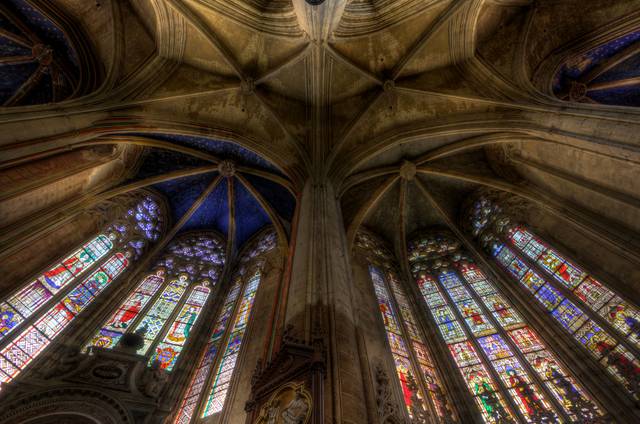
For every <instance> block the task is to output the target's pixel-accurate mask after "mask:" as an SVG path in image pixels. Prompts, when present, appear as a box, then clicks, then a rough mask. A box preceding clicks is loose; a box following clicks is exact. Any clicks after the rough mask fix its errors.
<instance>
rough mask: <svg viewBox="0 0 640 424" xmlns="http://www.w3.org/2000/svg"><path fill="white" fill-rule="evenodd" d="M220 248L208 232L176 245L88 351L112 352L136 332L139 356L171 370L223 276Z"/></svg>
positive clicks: (222, 259)
mask: <svg viewBox="0 0 640 424" xmlns="http://www.w3.org/2000/svg"><path fill="white" fill-rule="evenodd" d="M223 246H224V243H223V241H222V240H221V239H220V238H219V237H218V236H216V235H214V234H209V233H206V232H200V233H187V234H185V235H183V236H181V237H179V238H178V239H176V240H174V241H173V242H172V243H171V244H170V245H169V246H168V247H167V249H166V251H165V253H164V254H163V256H162V257H161V259H160V260H159V261H158V262H157V264H156V267H155V268H156V270H155V271H154V272H152V273H150V274H149V275H147V276H146V277H145V278H143V280H142V281H141V282H140V283H139V284H138V286H137V287H136V288H135V289H134V290H133V291H132V292H131V293H130V294H129V296H127V298H126V299H125V300H124V302H123V303H122V304H121V305H120V307H118V309H117V310H116V311H115V312H114V313H113V314H112V315H111V317H110V318H109V319H108V320H107V321H106V322H105V324H104V325H103V327H102V328H101V329H100V330H98V332H97V333H96V335H95V336H94V337H93V338H92V339H91V340H90V342H89V344H88V347H90V346H95V347H100V348H112V347H114V346H115V345H116V344H117V343H118V341H119V340H120V338H121V337H122V336H123V335H124V334H125V333H126V332H138V333H139V334H142V337H143V341H144V342H143V346H141V347H140V348H139V349H138V353H139V354H141V355H147V354H148V355H149V356H150V359H149V362H150V363H153V362H154V361H158V363H159V366H160V368H161V369H165V370H167V371H172V370H173V368H174V366H175V364H176V361H177V360H178V357H179V356H180V353H181V352H182V350H183V348H184V346H185V343H186V342H187V339H188V338H189V336H190V335H191V333H192V330H193V327H194V326H195V324H196V322H197V320H198V317H199V316H200V314H201V312H202V310H203V308H204V306H205V304H206V302H207V300H208V298H209V295H210V293H211V286H212V284H213V285H214V286H215V284H216V283H217V280H218V275H220V273H221V271H222V265H223V264H224V253H223Z"/></svg>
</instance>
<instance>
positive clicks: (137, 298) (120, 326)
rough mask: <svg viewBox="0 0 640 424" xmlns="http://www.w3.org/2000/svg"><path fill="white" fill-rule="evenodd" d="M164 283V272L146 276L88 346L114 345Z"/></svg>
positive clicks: (108, 346)
mask: <svg viewBox="0 0 640 424" xmlns="http://www.w3.org/2000/svg"><path fill="white" fill-rule="evenodd" d="M163 283H164V273H163V272H162V271H159V272H158V273H156V274H151V275H149V276H147V277H146V278H145V279H144V280H142V282H141V283H140V285H139V286H138V287H137V288H136V289H135V290H134V292H133V293H131V295H129V297H128V298H127V300H125V302H124V303H123V304H122V305H121V306H120V308H118V310H117V311H116V312H114V313H113V314H112V315H111V317H110V318H109V319H108V320H107V323H106V324H105V326H104V327H103V328H102V329H100V330H99V331H98V333H97V334H96V335H95V336H94V337H93V338H92V339H91V342H90V343H89V346H97V347H103V348H110V347H113V346H115V345H116V344H117V343H118V341H119V340H120V338H121V337H122V335H123V334H124V333H125V332H126V331H127V329H128V328H129V326H130V325H131V323H132V322H133V321H134V320H135V319H136V318H137V317H138V315H139V314H140V311H141V310H142V309H144V307H145V306H146V305H147V304H148V303H149V301H150V300H151V298H152V297H153V296H154V295H155V294H156V292H157V291H158V289H159V288H160V287H161V286H162V284H163Z"/></svg>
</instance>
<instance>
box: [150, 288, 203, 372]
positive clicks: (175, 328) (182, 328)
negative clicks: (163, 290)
mask: <svg viewBox="0 0 640 424" xmlns="http://www.w3.org/2000/svg"><path fill="white" fill-rule="evenodd" d="M207 286H208V284H203V285H199V286H196V287H195V288H194V289H193V290H192V291H191V294H190V295H189V297H188V298H187V301H186V302H185V304H184V305H183V306H182V309H181V310H180V312H179V313H178V315H177V316H176V318H175V320H174V321H173V323H172V324H171V325H170V326H169V329H168V331H167V335H166V336H165V337H164V339H163V340H162V342H161V343H160V344H159V345H158V346H156V351H155V353H154V354H153V356H152V357H151V359H150V362H153V361H158V362H159V363H160V368H161V369H166V370H167V371H171V370H172V369H173V366H174V365H175V363H176V360H177V359H178V356H179V355H180V352H182V348H183V347H184V344H185V342H186V341H187V338H188V337H189V334H191V331H192V329H193V326H194V325H195V323H196V320H197V319H198V316H199V315H200V312H201V311H202V308H203V306H204V304H205V302H206V301H207V298H208V297H209V293H210V290H209V287H207Z"/></svg>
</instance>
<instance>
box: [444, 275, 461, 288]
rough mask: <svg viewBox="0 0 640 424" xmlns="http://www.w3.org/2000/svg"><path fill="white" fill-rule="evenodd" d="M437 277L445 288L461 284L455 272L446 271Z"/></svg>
mask: <svg viewBox="0 0 640 424" xmlns="http://www.w3.org/2000/svg"><path fill="white" fill-rule="evenodd" d="M438 279H439V280H440V282H441V283H442V285H444V286H445V288H447V289H450V288H453V287H457V286H459V285H461V284H462V281H460V278H458V276H457V275H456V273H455V272H447V273H443V274H440V275H439V276H438Z"/></svg>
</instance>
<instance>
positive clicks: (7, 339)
mask: <svg viewBox="0 0 640 424" xmlns="http://www.w3.org/2000/svg"><path fill="white" fill-rule="evenodd" d="M89 240H91V239H89ZM85 243H86V241H85V242H84V243H82V244H81V245H80V246H78V247H77V248H75V249H73V250H71V252H68V253H67V254H66V255H65V256H62V257H61V258H59V259H58V260H57V261H56V262H53V263H52V265H55V264H57V263H61V262H62V260H64V258H65V257H66V256H68V255H69V254H70V253H73V252H75V251H77V250H78V249H80V248H82V246H83V245H84V244H85ZM112 243H113V244H114V247H113V248H112V249H111V250H109V252H107V253H106V254H105V255H104V256H103V257H102V259H100V260H98V261H96V262H95V263H93V264H92V265H91V266H90V267H89V268H87V269H86V270H85V271H84V272H83V273H82V274H81V275H79V276H76V277H75V279H73V281H71V282H67V284H66V286H65V287H64V288H62V289H61V290H60V291H58V293H56V294H55V295H53V296H52V297H51V299H49V300H48V301H46V302H45V303H44V304H42V305H40V307H39V308H38V310H37V311H35V312H34V313H32V314H31V316H30V317H28V318H25V320H24V321H22V322H21V323H20V324H19V325H18V326H17V327H15V328H14V329H13V330H12V331H11V333H10V335H7V336H5V337H4V338H3V339H2V340H0V350H2V349H4V348H5V347H6V345H7V344H9V343H10V342H11V341H13V339H15V337H16V336H17V335H19V334H20V333H21V332H22V331H23V330H24V329H25V328H27V327H28V326H29V325H32V324H33V323H34V322H36V321H37V320H38V319H40V318H41V317H42V316H43V315H44V313H45V312H47V311H48V310H49V309H50V308H51V307H52V306H54V305H55V304H56V303H59V302H60V301H61V299H62V298H64V297H65V296H66V295H67V294H69V292H71V291H72V290H73V289H75V288H76V287H77V286H78V284H80V283H81V282H83V281H84V280H85V279H86V278H87V277H89V276H90V275H91V274H92V273H93V272H95V271H96V270H97V269H98V268H100V267H101V266H102V265H103V264H104V263H105V262H106V261H107V260H108V259H109V258H111V257H112V256H113V255H114V254H116V253H118V251H119V250H120V248H119V247H118V246H117V244H116V243H115V242H112ZM127 260H130V259H127ZM49 269H51V265H50V266H48V267H47V268H45V269H43V270H41V272H40V273H38V274H36V275H35V278H32V279H28V280H26V281H28V282H29V283H30V282H32V281H33V280H35V279H36V278H38V277H39V276H41V275H42V274H44V272H46V271H47V270H49ZM125 272H126V270H125ZM120 277H122V275H119V276H118V277H116V280H117V279H118V278H120ZM111 283H113V281H112V282H111ZM111 283H110V284H109V285H111ZM24 287H25V285H24V284H23V285H22V286H20V288H18V289H15V290H13V291H11V292H9V294H14V293H16V292H18V291H20V290H21V289H22V288H24ZM102 294H104V292H101V293H98V295H97V296H96V299H97V298H98V297H101V295H102ZM7 297H8V296H7ZM7 297H5V298H4V299H3V300H5V301H6V299H7ZM83 312H85V311H82V312H80V314H82V313H83ZM80 314H76V315H75V316H76V317H77V316H78V315H80ZM65 330H67V328H65V329H64V330H62V332H65ZM38 331H40V330H38ZM62 332H61V333H62ZM59 336H60V334H58V335H57V336H56V337H55V338H58V337H59Z"/></svg>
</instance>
